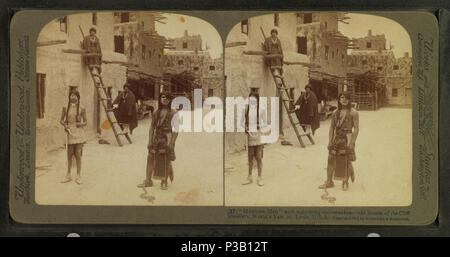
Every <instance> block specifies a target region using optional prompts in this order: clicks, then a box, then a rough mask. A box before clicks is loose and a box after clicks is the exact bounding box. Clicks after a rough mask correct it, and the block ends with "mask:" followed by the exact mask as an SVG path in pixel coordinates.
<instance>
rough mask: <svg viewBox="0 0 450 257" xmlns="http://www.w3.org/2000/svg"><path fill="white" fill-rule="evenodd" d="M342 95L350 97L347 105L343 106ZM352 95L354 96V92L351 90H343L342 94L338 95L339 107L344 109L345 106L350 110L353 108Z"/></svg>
mask: <svg viewBox="0 0 450 257" xmlns="http://www.w3.org/2000/svg"><path fill="white" fill-rule="evenodd" d="M341 96H345V98H347V99H348V104H347V106H342V104H341ZM351 96H352V93H351V92H349V91H345V92H342V93H341V94H339V97H338V109H339V110H342V109H343V108H344V109H348V110H350V109H351V108H352V103H351V99H352V97H351Z"/></svg>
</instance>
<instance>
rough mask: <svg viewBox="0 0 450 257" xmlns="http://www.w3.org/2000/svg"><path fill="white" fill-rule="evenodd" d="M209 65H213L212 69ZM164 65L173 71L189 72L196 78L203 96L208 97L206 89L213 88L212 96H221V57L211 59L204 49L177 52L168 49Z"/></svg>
mask: <svg viewBox="0 0 450 257" xmlns="http://www.w3.org/2000/svg"><path fill="white" fill-rule="evenodd" d="M180 61H181V63H180ZM210 66H214V69H213V70H211V69H210ZM165 67H166V68H168V69H170V70H171V71H172V72H174V73H182V72H184V71H189V72H191V73H192V74H193V75H194V77H195V78H196V79H195V82H196V83H198V84H199V85H201V86H202V92H203V98H206V97H208V89H212V90H213V95H214V96H218V97H221V96H222V87H223V61H222V59H221V58H217V59H212V58H211V57H210V55H209V53H208V52H205V51H202V52H198V53H195V52H194V51H192V52H182V53H179V54H177V53H176V52H170V51H169V52H168V54H167V55H166V58H165Z"/></svg>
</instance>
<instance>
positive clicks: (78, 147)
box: [75, 144, 83, 184]
mask: <svg viewBox="0 0 450 257" xmlns="http://www.w3.org/2000/svg"><path fill="white" fill-rule="evenodd" d="M82 148H83V144H77V145H75V159H76V161H77V178H76V180H75V182H77V184H82V182H81V150H82Z"/></svg>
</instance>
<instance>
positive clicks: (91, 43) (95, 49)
mask: <svg viewBox="0 0 450 257" xmlns="http://www.w3.org/2000/svg"><path fill="white" fill-rule="evenodd" d="M96 34H97V30H96V29H95V28H91V29H89V35H88V36H86V37H84V40H83V46H82V48H83V49H84V50H86V52H87V53H88V54H92V55H86V56H84V64H86V65H87V66H88V67H89V69H90V70H92V68H93V67H95V68H97V71H98V73H99V74H100V73H102V49H101V47H100V41H99V40H98V37H97V36H96Z"/></svg>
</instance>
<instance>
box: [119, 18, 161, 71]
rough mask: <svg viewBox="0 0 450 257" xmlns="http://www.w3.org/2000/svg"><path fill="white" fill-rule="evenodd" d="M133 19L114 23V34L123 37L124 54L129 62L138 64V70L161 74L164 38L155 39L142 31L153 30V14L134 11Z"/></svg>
mask: <svg viewBox="0 0 450 257" xmlns="http://www.w3.org/2000/svg"><path fill="white" fill-rule="evenodd" d="M130 20H131V17H130ZM133 20H135V21H134V22H128V23H118V24H115V25H114V35H116V36H122V37H123V38H124V54H125V55H126V56H127V58H128V61H129V62H132V63H136V64H138V66H139V68H138V69H139V70H140V71H143V72H145V73H147V74H150V75H153V76H161V75H162V67H163V64H164V53H163V47H164V38H163V37H160V38H159V39H158V40H156V39H155V38H153V37H151V36H149V35H145V33H144V31H145V32H151V31H153V32H154V29H155V24H154V23H155V21H154V20H155V19H154V15H152V14H149V13H145V15H143V14H142V13H136V14H135V18H134V19H133Z"/></svg>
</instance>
